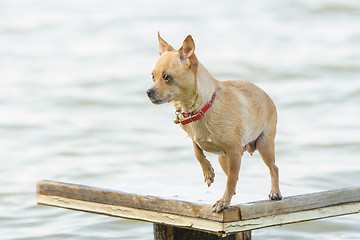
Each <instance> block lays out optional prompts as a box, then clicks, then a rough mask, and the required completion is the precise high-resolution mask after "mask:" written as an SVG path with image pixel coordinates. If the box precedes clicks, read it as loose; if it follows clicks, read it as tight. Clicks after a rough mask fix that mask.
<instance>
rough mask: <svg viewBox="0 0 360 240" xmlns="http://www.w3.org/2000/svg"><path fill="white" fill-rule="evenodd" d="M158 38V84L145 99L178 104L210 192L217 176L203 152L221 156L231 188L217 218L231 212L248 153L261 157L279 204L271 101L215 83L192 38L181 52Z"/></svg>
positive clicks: (242, 86) (250, 89)
mask: <svg viewBox="0 0 360 240" xmlns="http://www.w3.org/2000/svg"><path fill="white" fill-rule="evenodd" d="M158 38H159V45H160V46H159V53H160V59H159V60H158V61H157V63H156V66H155V69H154V71H153V72H152V75H153V81H154V83H155V84H154V85H153V86H152V87H151V88H149V89H148V90H147V92H146V93H147V95H148V96H149V98H150V100H151V101H152V103H154V104H162V103H166V102H173V103H174V105H175V108H176V114H177V116H176V119H175V123H181V127H182V128H183V129H184V130H185V131H186V132H187V133H188V134H189V136H190V137H191V139H192V140H193V145H194V150H195V155H196V158H197V159H198V161H199V162H200V164H201V167H202V169H203V172H204V177H205V182H206V183H207V184H208V186H210V185H211V183H212V182H213V181H214V177H215V174H214V170H213V168H212V166H211V164H210V162H209V161H208V160H207V159H206V157H205V155H204V153H203V151H207V152H212V153H215V154H218V155H219V162H220V165H221V167H222V169H223V171H224V172H225V174H226V175H227V184H226V190H225V193H224V195H223V197H222V198H221V199H220V200H219V201H217V202H216V203H215V204H214V212H220V211H222V210H223V209H224V208H228V207H229V206H230V201H231V198H232V197H233V195H234V194H235V190H236V183H237V180H238V175H239V170H240V164H241V157H242V155H243V152H244V151H248V152H249V153H250V154H252V153H253V152H254V151H255V150H258V151H259V153H260V154H261V157H262V159H263V160H264V162H265V164H266V165H267V166H268V167H269V169H270V175H271V192H270V195H269V197H270V199H273V200H280V199H281V194H280V190H279V170H278V168H277V167H276V165H275V152H274V140H275V133H276V122H277V114H276V107H275V105H274V103H273V101H272V100H271V99H270V97H269V96H268V95H267V94H266V93H265V92H264V91H263V90H261V89H260V88H259V87H257V86H255V85H254V84H252V83H249V82H245V81H224V82H220V81H217V80H215V79H214V78H213V77H212V76H211V75H210V73H209V72H208V71H207V70H206V69H205V67H204V66H203V65H202V64H201V63H200V62H199V61H198V59H197V57H196V56H195V53H194V50H195V44H194V41H193V39H192V37H191V36H190V35H189V36H188V37H187V38H186V39H185V40H184V42H183V45H182V47H181V48H180V49H179V50H177V51H176V50H174V48H173V47H171V46H170V45H169V44H168V43H167V42H165V41H164V40H163V39H162V38H161V37H160V35H158Z"/></svg>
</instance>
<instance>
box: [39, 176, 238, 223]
mask: <svg viewBox="0 0 360 240" xmlns="http://www.w3.org/2000/svg"><path fill="white" fill-rule="evenodd" d="M37 193H38V194H42V195H49V196H58V197H65V198H70V199H76V200H81V201H87V202H95V203H102V204H108V205H115V206H123V207H131V208H137V209H143V210H149V211H156V212H163V213H172V214H177V215H183V216H188V217H196V218H203V219H208V220H213V221H218V222H231V221H236V220H240V215H239V210H238V208H230V209H226V210H225V211H223V212H221V213H220V214H219V213H213V212H212V211H213V208H212V206H210V205H205V204H195V203H190V202H185V201H176V200H169V199H162V198H158V197H153V196H141V195H136V194H129V193H124V192H120V191H114V190H108V189H100V188H94V187H89V186H84V185H77V184H69V183H61V182H54V181H40V182H38V184H37Z"/></svg>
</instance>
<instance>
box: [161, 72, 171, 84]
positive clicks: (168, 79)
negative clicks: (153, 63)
mask: <svg viewBox="0 0 360 240" xmlns="http://www.w3.org/2000/svg"><path fill="white" fill-rule="evenodd" d="M162 78H163V79H164V81H165V82H169V81H170V80H171V76H170V75H167V74H166V73H164V74H163V75H162Z"/></svg>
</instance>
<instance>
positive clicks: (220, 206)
mask: <svg viewBox="0 0 360 240" xmlns="http://www.w3.org/2000/svg"><path fill="white" fill-rule="evenodd" d="M229 207H230V201H225V200H223V199H220V200H219V201H217V202H216V203H215V204H214V205H213V212H214V213H219V212H221V211H222V210H224V209H226V208H229Z"/></svg>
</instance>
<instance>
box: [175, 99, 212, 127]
mask: <svg viewBox="0 0 360 240" xmlns="http://www.w3.org/2000/svg"><path fill="white" fill-rule="evenodd" d="M215 97H216V92H214V94H213V95H212V97H211V99H210V101H208V102H207V103H206V104H205V106H204V107H203V108H202V109H201V110H200V111H199V112H198V113H196V114H192V113H183V112H182V111H181V110H180V109H177V110H176V119H175V120H174V122H175V123H176V124H178V123H181V124H182V125H186V124H188V123H191V122H195V121H197V120H199V119H200V118H202V116H204V114H205V113H206V111H207V110H209V108H210V107H211V106H212V104H213V103H214V101H215ZM180 113H181V115H183V117H185V118H184V119H180V118H179V114H180Z"/></svg>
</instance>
